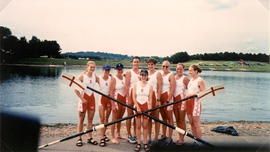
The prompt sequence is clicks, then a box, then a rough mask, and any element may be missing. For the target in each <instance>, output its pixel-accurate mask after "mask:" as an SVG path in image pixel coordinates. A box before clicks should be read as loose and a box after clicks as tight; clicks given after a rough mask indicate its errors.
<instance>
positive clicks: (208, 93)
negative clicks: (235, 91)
mask: <svg viewBox="0 0 270 152" xmlns="http://www.w3.org/2000/svg"><path fill="white" fill-rule="evenodd" d="M224 89H225V88H224V86H223V85H216V86H213V87H210V88H209V89H206V90H204V91H202V92H200V93H199V94H198V97H199V98H205V97H207V96H216V95H217V93H221V90H224Z"/></svg>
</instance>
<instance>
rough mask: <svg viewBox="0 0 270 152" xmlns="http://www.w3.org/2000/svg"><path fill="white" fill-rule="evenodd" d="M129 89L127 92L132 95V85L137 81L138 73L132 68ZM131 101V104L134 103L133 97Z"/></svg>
mask: <svg viewBox="0 0 270 152" xmlns="http://www.w3.org/2000/svg"><path fill="white" fill-rule="evenodd" d="M130 74H131V77H130V90H129V94H130V95H131V96H132V91H133V87H134V85H135V84H136V83H137V82H139V74H137V73H135V72H134V71H133V70H132V69H131V70H130ZM131 102H132V104H134V101H133V99H132V98H131Z"/></svg>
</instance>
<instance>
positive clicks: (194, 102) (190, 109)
mask: <svg viewBox="0 0 270 152" xmlns="http://www.w3.org/2000/svg"><path fill="white" fill-rule="evenodd" d="M185 103H186V112H187V115H192V116H200V115H201V111H202V103H201V101H200V100H198V99H197V98H192V99H189V100H187V101H185Z"/></svg>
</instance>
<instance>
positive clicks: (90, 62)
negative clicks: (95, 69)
mask: <svg viewBox="0 0 270 152" xmlns="http://www.w3.org/2000/svg"><path fill="white" fill-rule="evenodd" d="M90 64H93V65H95V66H96V63H95V62H94V61H88V62H87V64H86V65H87V66H89V65H90Z"/></svg>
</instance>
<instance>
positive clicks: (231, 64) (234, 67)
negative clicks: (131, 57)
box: [16, 58, 270, 72]
mask: <svg viewBox="0 0 270 152" xmlns="http://www.w3.org/2000/svg"><path fill="white" fill-rule="evenodd" d="M95 62H96V64H97V65H98V66H101V65H103V64H110V65H115V64H116V63H119V62H121V63H123V64H124V65H125V66H130V65H131V64H130V62H129V61H127V60H121V61H117V60H100V61H95ZM86 63H87V60H74V59H53V58H29V59H23V60H19V61H17V62H16V64H27V65H63V66H64V65H66V66H74V65H86ZM246 63H248V65H239V62H238V61H202V60H192V61H188V62H185V63H184V64H185V66H186V67H188V66H189V65H191V64H199V65H200V67H201V68H202V69H204V70H222V71H252V72H270V64H268V63H264V62H254V61H247V62H246ZM142 66H143V67H146V66H147V64H146V63H142ZM157 66H158V67H161V64H158V65H157ZM175 66H176V65H175V64H172V67H175Z"/></svg>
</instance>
